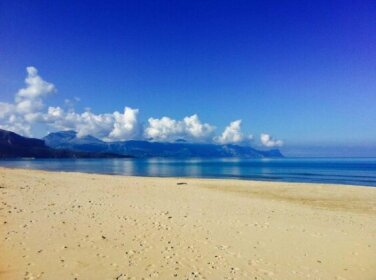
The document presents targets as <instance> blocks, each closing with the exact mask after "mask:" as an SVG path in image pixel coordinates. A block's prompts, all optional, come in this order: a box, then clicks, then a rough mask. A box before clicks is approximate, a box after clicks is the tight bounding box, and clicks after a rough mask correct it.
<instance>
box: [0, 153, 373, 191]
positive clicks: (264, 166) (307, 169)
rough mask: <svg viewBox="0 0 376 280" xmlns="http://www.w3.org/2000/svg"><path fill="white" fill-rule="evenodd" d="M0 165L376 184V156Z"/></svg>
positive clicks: (41, 161)
mask: <svg viewBox="0 0 376 280" xmlns="http://www.w3.org/2000/svg"><path fill="white" fill-rule="evenodd" d="M0 166H7V167H20V168H31V169H43V170H53V171H77V172H88V173H103V174H117V175H135V176H158V177H170V176H172V177H202V178H238V179H248V180H265V181H287V182H317V183H337V184H352V185H365V186H376V158H284V159H236V158H235V159H234V158H230V159H229V158H227V159H59V160H56V159H52V160H51V159H38V160H37V159H23V160H0Z"/></svg>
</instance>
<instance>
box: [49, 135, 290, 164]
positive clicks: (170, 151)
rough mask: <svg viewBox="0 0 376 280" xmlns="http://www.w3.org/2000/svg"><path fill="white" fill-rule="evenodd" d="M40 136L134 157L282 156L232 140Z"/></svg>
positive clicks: (61, 144)
mask: <svg viewBox="0 0 376 280" xmlns="http://www.w3.org/2000/svg"><path fill="white" fill-rule="evenodd" d="M43 139H44V140H45V142H46V144H47V145H48V146H50V147H53V148H56V149H70V150H75V151H84V152H106V153H114V154H125V155H131V156H134V157H185V158H188V157H207V158H215V157H239V158H263V157H283V155H282V154H281V152H280V151H279V150H268V151H260V150H256V149H254V148H252V147H250V146H244V145H242V146H240V145H235V144H225V145H221V144H210V143H190V142H187V141H186V140H184V139H177V140H176V141H175V142H172V143H167V142H154V141H147V140H128V141H117V142H105V141H102V140H100V139H98V138H95V137H93V136H91V135H86V136H84V137H81V138H80V137H77V133H76V132H74V131H73V132H72V131H60V132H54V133H50V134H48V135H47V136H46V137H44V138H43Z"/></svg>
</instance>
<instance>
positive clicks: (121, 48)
mask: <svg viewBox="0 0 376 280" xmlns="http://www.w3.org/2000/svg"><path fill="white" fill-rule="evenodd" d="M375 14H376V2H375V1H367V0H364V1H347V0H343V1H320V0H318V1H184V0H182V1H158V0H154V1H151V0H150V1H142V0H138V1H136V0H135V1H69V0H66V1H38V0H33V1H24V0H19V1H11V0H3V1H1V2H0V127H2V128H4V129H9V130H13V131H15V132H18V133H21V134H22V135H26V136H34V137H42V136H44V135H46V134H47V133H48V132H52V131H57V130H67V129H73V130H76V131H78V133H79V135H86V134H91V135H94V136H96V137H98V138H101V139H105V140H108V141H116V140H127V139H149V140H153V141H169V142H171V141H175V140H177V139H185V140H187V141H190V142H211V143H223V144H227V143H234V144H240V145H251V146H254V147H257V148H263V149H270V148H279V149H281V151H282V152H283V153H284V154H285V155H287V156H376V32H375V30H376V17H375Z"/></svg>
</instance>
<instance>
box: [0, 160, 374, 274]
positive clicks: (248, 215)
mask: <svg viewBox="0 0 376 280" xmlns="http://www.w3.org/2000/svg"><path fill="white" fill-rule="evenodd" d="M179 183H183V184H179ZM344 186H345V188H344ZM0 200H1V201H2V203H1V205H0V222H1V223H0V224H1V226H0V240H1V243H0V252H1V253H0V279H116V277H118V279H119V280H123V279H142V278H143V277H144V278H145V279H256V278H255V277H257V279H365V280H367V279H369V280H372V279H375V278H376V269H375V267H376V261H375V260H376V189H375V188H372V187H369V186H358V185H355V186H351V185H335V184H315V183H288V182H274V181H273V182H270V181H253V180H239V179H204V178H187V177H137V176H124V175H120V176H118V175H116V176H114V175H104V174H95V173H80V172H54V171H45V170H36V169H26V168H25V169H18V168H4V167H0Z"/></svg>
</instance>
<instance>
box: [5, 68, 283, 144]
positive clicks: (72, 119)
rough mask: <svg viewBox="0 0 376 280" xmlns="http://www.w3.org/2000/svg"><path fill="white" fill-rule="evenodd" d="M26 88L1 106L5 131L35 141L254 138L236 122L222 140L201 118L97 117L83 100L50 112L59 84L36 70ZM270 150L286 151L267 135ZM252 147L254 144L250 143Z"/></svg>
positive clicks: (133, 113) (127, 113) (132, 112)
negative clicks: (42, 137)
mask: <svg viewBox="0 0 376 280" xmlns="http://www.w3.org/2000/svg"><path fill="white" fill-rule="evenodd" d="M26 71H27V77H26V79H25V84H26V86H25V87H24V88H22V89H20V90H19V91H18V92H17V93H16V94H15V99H14V102H13V103H5V102H0V128H3V129H6V130H11V131H14V132H16V133H20V134H22V135H27V136H30V135H31V132H32V129H33V127H34V126H37V127H38V128H39V129H40V128H44V129H46V128H48V127H49V128H53V129H52V130H74V131H77V133H78V136H79V137H81V136H85V135H92V136H94V137H98V138H100V139H103V140H110V141H115V140H130V139H153V140H154V141H161V142H163V141H167V142H174V141H176V140H178V139H184V140H186V141H189V142H206V143H208V142H213V141H214V142H216V143H220V144H248V143H249V141H250V140H251V139H252V136H251V135H250V136H248V135H245V134H244V133H243V132H242V131H241V120H236V121H233V122H231V123H230V124H229V125H228V126H227V127H226V128H225V130H224V131H223V133H222V134H221V135H219V136H216V137H215V136H214V131H215V127H214V126H213V125H211V124H208V123H203V122H201V120H200V119H199V117H198V115H197V114H194V115H191V116H187V117H184V118H183V119H182V120H175V119H172V118H170V117H162V118H160V119H158V118H152V117H151V118H149V119H148V123H147V125H146V127H143V125H142V123H141V122H140V121H139V117H138V115H139V110H138V109H133V108H130V107H125V108H124V111H123V112H118V111H115V112H112V113H102V114H96V113H93V112H91V110H90V109H85V111H84V112H82V113H80V112H76V111H75V109H74V105H75V104H76V103H77V102H79V101H80V99H79V98H77V97H74V98H72V99H66V100H65V101H64V104H63V105H62V107H60V106H49V107H48V108H47V109H45V103H44V101H45V98H46V97H47V96H48V95H49V94H51V93H53V92H55V91H56V88H55V86H54V84H52V83H50V82H47V81H45V80H43V78H42V77H41V76H40V75H39V74H38V70H37V69H36V68H35V67H32V66H30V67H27V68H26ZM260 139H261V143H262V144H263V145H264V146H266V147H276V146H281V145H282V144H283V143H282V141H280V140H274V139H273V138H272V137H271V136H270V135H268V134H262V135H261V137H260ZM247 142H248V143H247Z"/></svg>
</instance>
